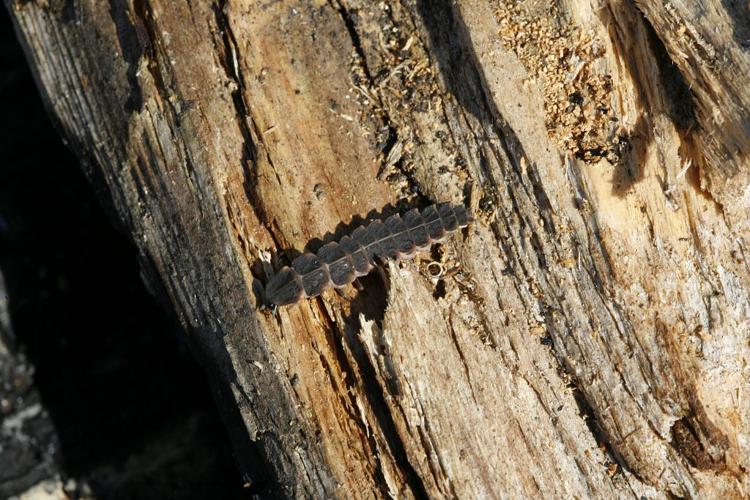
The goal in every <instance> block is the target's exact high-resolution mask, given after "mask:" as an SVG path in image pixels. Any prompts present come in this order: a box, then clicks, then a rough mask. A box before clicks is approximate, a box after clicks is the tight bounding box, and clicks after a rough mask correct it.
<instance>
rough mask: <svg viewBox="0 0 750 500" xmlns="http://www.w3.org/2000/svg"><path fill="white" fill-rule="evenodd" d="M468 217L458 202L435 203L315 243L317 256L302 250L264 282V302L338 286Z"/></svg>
mask: <svg viewBox="0 0 750 500" xmlns="http://www.w3.org/2000/svg"><path fill="white" fill-rule="evenodd" d="M472 220H473V219H472V218H471V216H470V215H469V214H468V213H467V211H466V208H464V207H463V206H460V205H458V206H451V205H450V204H448V203H440V204H437V205H430V206H429V207H427V208H425V209H424V210H422V211H421V212H420V211H419V210H417V209H416V208H415V209H413V210H410V211H408V212H406V213H405V214H404V215H403V217H402V216H400V215H392V216H390V217H388V218H387V219H385V220H376V221H373V222H371V223H369V224H367V225H366V226H360V227H358V228H357V229H355V230H354V232H353V233H352V234H351V236H344V237H343V238H342V239H341V240H340V241H338V242H332V243H328V244H326V245H324V246H323V247H321V248H320V250H318V253H317V255H316V254H312V253H306V254H303V255H301V256H299V257H297V258H296V259H295V260H294V262H292V265H291V267H289V266H284V267H283V268H282V269H281V270H280V271H279V272H278V273H276V275H275V276H274V277H273V278H271V280H270V281H269V283H268V285H267V286H266V290H265V301H266V304H267V305H269V306H282V305H286V304H292V303H294V302H297V301H299V300H301V299H303V298H308V297H315V296H316V295H320V294H321V293H323V292H324V291H325V290H327V289H328V288H331V287H343V286H345V285H347V284H349V283H351V282H352V281H354V280H355V279H356V278H357V277H359V276H364V275H366V274H367V273H369V272H370V271H371V270H372V269H373V267H374V266H375V265H376V263H377V262H378V261H380V260H385V259H405V258H411V257H413V256H414V255H415V254H416V253H417V252H420V251H424V250H427V249H429V248H430V247H431V246H432V245H433V244H434V243H437V242H439V241H441V240H442V239H443V238H445V235H446V234H447V233H448V232H450V231H454V230H456V229H458V228H461V227H465V226H467V225H468V224H469V222H471V221H472Z"/></svg>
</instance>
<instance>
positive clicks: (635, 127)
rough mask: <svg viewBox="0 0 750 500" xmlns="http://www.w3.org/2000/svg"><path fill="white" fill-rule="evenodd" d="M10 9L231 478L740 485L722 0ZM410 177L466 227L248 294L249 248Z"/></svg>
mask: <svg viewBox="0 0 750 500" xmlns="http://www.w3.org/2000/svg"><path fill="white" fill-rule="evenodd" d="M6 3H7V4H8V5H9V7H10V9H11V11H12V12H13V14H14V16H15V19H16V22H17V23H18V27H19V32H20V35H21V37H22V38H23V40H24V42H25V43H26V44H27V46H28V54H29V58H30V61H31V63H32V65H33V67H34V68H35V71H36V72H37V73H38V79H39V83H40V86H41V88H42V90H43V92H44V95H45V98H46V99H47V100H48V102H49V105H50V108H51V111H52V113H53V114H54V115H55V116H56V118H57V120H58V121H59V123H60V125H61V128H62V130H63V131H64V133H65V135H66V136H67V138H68V140H69V141H70V143H71V146H72V147H73V148H74V149H75V150H76V151H77V152H78V153H79V154H80V156H81V158H82V159H83V160H84V161H85V162H86V165H88V167H87V171H88V173H89V175H90V177H91V178H92V180H93V182H94V183H95V185H97V186H98V187H99V188H100V189H101V190H102V193H103V194H104V196H105V197H106V198H107V199H108V200H111V204H112V206H113V207H114V209H115V211H116V213H117V216H118V218H119V220H120V221H121V222H122V224H123V226H124V227H125V228H126V229H127V230H128V231H129V232H130V233H131V234H132V237H133V239H134V241H135V242H136V244H137V245H138V248H139V250H140V252H141V257H142V263H143V267H144V271H145V275H146V277H147V280H148V281H149V283H150V284H151V286H152V287H153V288H154V290H155V293H156V295H157V296H160V297H164V298H165V299H166V300H168V302H169V307H171V308H172V309H173V310H174V311H175V312H176V313H177V314H178V315H179V317H180V319H181V321H182V322H183V324H184V325H185V326H186V328H187V329H188V330H189V331H190V334H191V339H192V341H193V343H194V346H195V347H196V350H197V351H198V352H199V353H201V354H202V356H203V357H204V358H205V364H206V366H207V370H208V372H209V376H210V377H211V379H212V382H213V384H214V386H215V387H216V389H217V392H218V393H219V394H220V398H221V399H222V402H223V403H222V406H223V407H224V411H225V412H226V413H227V423H228V425H229V426H230V430H231V431H232V433H233V436H234V439H235V440H236V445H237V450H238V452H239V453H240V460H241V465H242V466H243V467H244V468H246V469H252V470H251V473H252V474H255V477H258V476H259V475H261V473H260V472H259V470H258V469H256V468H253V467H255V465H254V464H255V460H256V459H257V458H258V457H259V458H260V459H262V461H263V462H264V463H265V464H266V466H267V470H266V471H265V473H263V474H265V477H266V478H270V479H271V481H272V487H273V488H278V489H279V490H280V491H283V492H285V493H286V494H287V495H289V496H304V495H316V496H329V495H339V496H342V497H347V496H369V495H370V493H374V494H375V495H376V496H387V495H389V494H391V495H394V496H399V497H412V496H420V495H422V494H425V493H426V494H428V495H430V496H435V497H453V496H459V497H466V498H473V497H475V496H480V495H485V496H494V495H498V494H506V495H520V494H525V495H528V496H545V497H571V496H579V497H584V496H594V497H615V496H617V497H626V496H640V495H646V496H648V497H666V496H668V495H678V496H698V495H700V496H705V497H716V496H727V497H741V496H747V495H748V494H750V480H749V478H748V472H747V471H748V469H749V468H750V458H749V457H750V404H749V403H748V397H749V396H750V394H748V393H749V392H750V372H749V371H748V361H750V342H748V332H749V331H750V324H748V323H749V322H750V320H749V319H748V318H750V299H749V297H748V292H749V291H750V277H749V273H748V266H747V258H746V252H745V247H746V246H747V244H748V226H747V214H748V199H749V198H750V196H749V195H748V193H749V192H750V191H749V190H748V184H749V182H748V181H749V180H750V179H749V175H748V148H749V143H748V137H750V134H749V130H748V129H749V128H750V127H749V125H748V116H749V115H748V107H750V104H748V103H750V90H749V89H748V86H747V83H746V82H747V81H750V80H749V79H748V77H749V76H750V75H748V73H750V71H748V68H749V67H750V66H749V65H750V51H748V48H747V38H748V37H747V34H748V30H750V23H749V22H748V12H747V7H746V6H744V5H742V6H741V5H740V4H739V3H737V4H736V5H735V3H732V2H727V1H724V2H719V1H718V0H716V1H711V2H706V1H703V2H692V3H690V2H675V1H672V2H667V3H664V4H663V5H660V4H658V3H655V2H636V3H634V2H632V1H626V0H598V1H596V2H582V1H580V0H565V1H562V2H559V3H558V4H557V6H556V7H550V6H549V5H550V4H549V3H546V2H536V1H526V2H515V1H502V2H501V1H490V2H487V1H480V0H457V1H451V2H448V1H439V2H416V1H413V0H403V1H393V2H370V1H364V0H335V1H331V2H324V1H314V2H302V1H299V2H297V1H293V0H281V1H273V2H271V1H259V2H249V1H244V2H243V1H236V2H235V1H232V2H221V3H218V4H216V3H208V2H206V3H204V2H171V1H169V2H159V1H152V0H136V1H134V2H132V3H126V2H119V1H113V2H109V3H107V4H106V5H105V4H103V3H101V2H93V1H86V2H84V1H78V0H75V1H70V2H67V3H59V2H14V1H13V0H6ZM428 5H429V6H428ZM639 9H643V13H641V11H640V10H639ZM673 61H674V63H676V65H673V64H672V62H673ZM415 192H416V193H419V194H420V195H421V196H423V197H424V198H425V199H429V200H433V201H451V202H454V203H462V202H465V203H467V204H469V206H471V208H472V213H473V215H474V217H475V219H476V222H475V223H474V224H473V225H472V226H471V229H470V231H469V234H468V236H467V237H466V238H465V239H462V238H456V239H451V240H450V242H448V243H447V244H446V245H445V246H444V248H443V251H442V252H440V253H438V254H434V255H433V256H432V258H435V259H437V260H438V262H437V263H430V262H429V261H430V259H426V260H422V261H416V262H411V263H407V264H404V265H402V266H398V265H391V266H390V268H389V270H388V271H387V273H386V281H387V282H386V283H385V286H383V284H382V283H381V282H380V281H379V280H378V279H374V280H373V281H374V282H373V283H371V285H372V286H370V287H368V288H366V289H365V291H363V292H355V291H350V292H348V295H347V296H345V297H341V296H338V295H336V294H335V293H332V292H326V293H325V294H324V295H323V296H322V298H321V299H319V300H311V301H303V302H300V303H298V304H295V305H294V306H291V307H289V308H286V309H283V310H281V311H280V312H279V315H278V316H274V315H271V314H269V313H263V312H261V311H259V310H258V307H257V306H258V305H259V304H258V303H257V297H256V296H255V294H254V293H253V291H252V289H253V287H252V282H253V279H254V278H264V272H263V270H262V266H261V265H260V263H259V260H260V252H266V251H269V250H270V251H275V250H279V249H282V248H298V249H301V248H303V247H304V246H305V244H306V243H307V242H308V241H309V240H310V239H311V238H313V237H316V236H319V235H321V234H325V233H326V232H327V231H332V230H333V229H334V228H336V226H337V224H339V223H340V222H344V223H348V222H349V221H350V220H351V218H352V217H353V216H355V215H365V214H366V213H367V212H369V211H370V210H372V209H380V208H381V207H383V206H385V205H386V204H387V203H393V202H396V201H398V200H399V199H401V198H404V197H407V198H408V197H409V196H411V195H412V194H413V193H415ZM428 266H429V269H428ZM435 269H437V270H438V271H439V272H435ZM233 408H236V409H237V410H238V414H239V419H237V418H236V414H235V413H233ZM252 443H254V444H252ZM256 451H257V452H258V456H256V454H255V453H256Z"/></svg>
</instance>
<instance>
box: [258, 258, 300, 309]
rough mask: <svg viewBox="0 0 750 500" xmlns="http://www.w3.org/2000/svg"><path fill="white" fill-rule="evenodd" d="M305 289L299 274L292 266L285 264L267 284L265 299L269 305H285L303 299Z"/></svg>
mask: <svg viewBox="0 0 750 500" xmlns="http://www.w3.org/2000/svg"><path fill="white" fill-rule="evenodd" d="M304 296H305V289H304V288H303V287H302V280H301V279H300V277H299V275H298V274H297V273H296V272H295V271H294V270H293V269H291V268H290V267H287V266H284V267H283V268H282V269H281V271H279V272H278V273H276V275H275V276H274V277H273V278H271V281H269V282H268V285H266V293H265V301H266V305H267V306H269V307H273V306H285V305H287V304H292V303H294V302H297V301H298V300H300V299H302V298H303V297H304Z"/></svg>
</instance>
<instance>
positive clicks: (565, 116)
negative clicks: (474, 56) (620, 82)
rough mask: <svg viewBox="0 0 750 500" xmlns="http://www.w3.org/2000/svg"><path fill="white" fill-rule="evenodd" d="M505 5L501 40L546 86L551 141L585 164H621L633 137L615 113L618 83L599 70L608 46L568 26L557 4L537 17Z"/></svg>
mask: <svg viewBox="0 0 750 500" xmlns="http://www.w3.org/2000/svg"><path fill="white" fill-rule="evenodd" d="M499 4H500V7H499V8H498V9H497V10H496V12H495V15H496V17H497V20H498V23H499V25H500V30H499V36H500V38H501V40H502V43H503V45H505V47H506V48H508V49H509V50H512V51H513V52H514V53H515V54H516V56H517V57H518V58H519V59H520V61H521V63H522V64H523V65H524V67H525V68H526V70H527V71H528V72H529V74H530V75H532V76H533V77H534V78H535V79H536V80H537V82H538V83H539V84H540V86H541V88H542V92H543V96H544V112H545V124H546V127H547V131H548V133H549V135H550V137H551V138H552V139H553V140H554V141H555V142H556V143H557V144H558V145H559V146H560V147H561V148H564V149H565V150H568V151H570V152H571V153H573V154H574V155H575V156H576V157H577V158H580V159H582V160H584V161H587V162H591V163H595V162H597V161H599V160H601V159H603V158H606V159H607V160H609V161H610V163H612V164H617V163H619V162H620V160H621V157H622V151H623V149H624V148H625V147H626V146H627V139H626V137H625V136H624V135H623V134H622V133H621V128H620V126H619V123H618V119H617V117H616V116H615V115H614V112H613V109H612V97H613V96H612V79H611V77H610V75H608V74H602V73H599V72H597V71H596V70H595V68H594V63H595V61H596V60H597V59H599V58H600V57H601V56H602V55H603V53H604V48H603V47H602V45H601V44H599V43H598V41H597V40H596V39H595V38H592V37H591V35H589V34H588V33H584V32H582V31H581V30H580V29H579V28H577V27H575V26H570V25H568V24H566V21H565V20H564V18H563V16H562V15H561V14H560V12H559V10H558V9H557V6H556V5H555V4H554V3H551V4H550V5H548V6H546V7H544V6H542V7H541V8H537V10H536V11H535V12H533V13H532V12H529V10H528V9H527V8H526V7H525V6H522V5H519V3H518V2H517V1H516V0H507V1H503V2H499Z"/></svg>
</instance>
